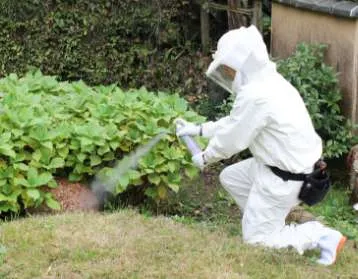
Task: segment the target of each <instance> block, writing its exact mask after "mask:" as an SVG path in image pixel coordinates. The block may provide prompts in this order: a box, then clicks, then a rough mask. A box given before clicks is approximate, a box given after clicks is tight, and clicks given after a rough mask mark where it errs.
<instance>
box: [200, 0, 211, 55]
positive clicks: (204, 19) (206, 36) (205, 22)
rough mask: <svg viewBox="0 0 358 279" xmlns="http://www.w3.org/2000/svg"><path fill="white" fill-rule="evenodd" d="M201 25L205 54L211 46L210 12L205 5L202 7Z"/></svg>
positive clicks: (202, 44)
mask: <svg viewBox="0 0 358 279" xmlns="http://www.w3.org/2000/svg"><path fill="white" fill-rule="evenodd" d="M200 25H201V46H202V51H203V53H205V54H208V53H209V47H210V32H209V30H210V24H209V14H208V12H207V10H206V8H205V7H203V6H202V7H201V8H200Z"/></svg>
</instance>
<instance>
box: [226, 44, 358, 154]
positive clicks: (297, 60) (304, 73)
mask: <svg viewBox="0 0 358 279" xmlns="http://www.w3.org/2000/svg"><path fill="white" fill-rule="evenodd" d="M325 49H326V46H324V45H308V44H300V45H298V46H297V49H296V52H295V53H294V54H293V55H292V56H291V57H289V58H287V59H284V60H279V61H277V66H278V71H279V72H280V73H281V74H282V75H283V76H284V77H285V78H286V79H287V80H288V81H289V82H290V83H291V84H292V85H293V86H294V87H296V88H297V90H298V91H299V92H300V94H301V96H302V98H303V100H304V102H305V104H306V107H307V109H308V112H309V114H310V116H311V118H312V121H313V124H314V127H315V129H316V131H317V132H318V134H319V135H320V136H321V138H322V139H323V142H324V156H325V157H326V158H338V157H341V156H342V155H343V154H345V153H347V152H348V151H349V148H350V146H351V145H352V143H353V142H354V141H355V138H354V137H353V135H352V132H351V131H352V128H353V126H352V125H351V123H349V121H347V119H346V118H345V117H344V116H343V115H342V113H341V110H340V106H339V105H340V104H339V103H340V100H341V99H342V95H341V92H340V90H339V86H338V79H337V74H336V73H335V71H334V70H333V68H332V67H330V66H327V65H326V64H325V63H324V51H325ZM232 103H233V99H232V96H230V97H229V98H228V99H227V100H225V101H224V102H223V104H221V105H220V106H219V107H220V110H221V111H220V113H219V117H221V116H223V115H227V114H228V113H229V112H230V109H231V107H232Z"/></svg>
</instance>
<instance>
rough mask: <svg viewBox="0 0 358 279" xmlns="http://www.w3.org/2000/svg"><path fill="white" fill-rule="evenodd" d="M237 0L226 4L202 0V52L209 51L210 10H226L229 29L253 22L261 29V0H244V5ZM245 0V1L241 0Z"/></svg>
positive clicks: (229, 0)
mask: <svg viewBox="0 0 358 279" xmlns="http://www.w3.org/2000/svg"><path fill="white" fill-rule="evenodd" d="M239 2H240V1H238V0H228V4H227V5H224V4H219V3H215V2H214V1H210V0H209V1H207V0H202V1H198V3H199V4H200V7H201V9H200V22H201V44H202V49H203V52H204V53H208V52H209V48H210V31H209V30H210V17H209V14H210V12H211V11H226V12H227V14H228V25H229V29H233V28H239V27H241V26H247V25H249V24H254V25H256V26H257V28H258V29H259V30H260V31H262V1H258V0H252V1H250V3H248V2H249V1H246V5H244V6H246V7H242V6H243V5H240V4H239ZM243 2H245V1H243Z"/></svg>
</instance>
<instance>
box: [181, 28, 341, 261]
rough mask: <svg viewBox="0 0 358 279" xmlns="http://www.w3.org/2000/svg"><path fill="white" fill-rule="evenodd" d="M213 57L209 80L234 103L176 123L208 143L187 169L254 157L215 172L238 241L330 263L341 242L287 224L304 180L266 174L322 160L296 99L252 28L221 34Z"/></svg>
mask: <svg viewBox="0 0 358 279" xmlns="http://www.w3.org/2000/svg"><path fill="white" fill-rule="evenodd" d="M213 58H214V60H213V62H212V63H211V64H210V66H209V68H208V70H207V73H206V74H207V76H208V77H209V78H211V79H212V80H214V81H215V82H217V83H218V84H219V85H221V86H222V87H224V88H225V89H227V90H228V91H230V92H231V93H233V94H235V101H234V104H233V108H232V110H231V112H230V115H228V116H226V117H223V118H221V119H220V120H218V121H216V122H206V123H204V124H201V125H196V124H194V123H190V122H187V121H185V120H183V119H177V120H176V124H177V135H178V136H185V135H189V136H196V135H202V136H204V137H206V138H209V139H210V141H209V143H208V146H207V147H206V149H205V150H204V151H203V152H202V153H200V154H197V155H195V156H193V158H192V160H193V163H194V164H195V165H196V166H198V167H199V168H200V169H203V168H204V167H205V166H206V165H207V164H210V163H213V162H216V161H219V160H222V159H226V158H229V157H231V156H232V155H234V154H236V153H238V152H240V151H243V150H245V149H247V148H248V149H249V150H250V151H251V153H252V155H253V157H252V158H250V159H247V160H244V161H240V162H239V163H236V164H233V165H230V166H228V167H226V168H225V169H224V170H223V171H222V172H221V174H220V182H221V184H222V185H223V187H224V188H225V189H226V190H227V191H228V192H229V193H230V194H231V195H232V196H233V198H234V199H235V201H236V203H237V204H238V205H239V207H240V209H241V210H242V213H243V218H242V234H243V239H244V241H245V242H247V243H251V244H262V245H265V246H268V247H273V248H284V247H294V248H295V249H296V250H297V251H298V252H299V253H300V254H303V252H304V251H305V250H307V249H314V248H319V249H320V251H321V256H320V259H319V260H318V263H320V264H323V265H330V264H333V263H334V262H335V260H336V256H337V253H338V251H339V250H340V249H341V248H342V247H343V245H344V243H345V241H346V238H345V237H344V236H343V235H342V234H341V233H340V232H338V231H336V230H333V229H330V228H328V227H325V226H323V225H322V224H320V223H319V222H316V221H311V222H307V223H304V224H300V225H294V224H292V225H285V218H286V216H287V215H288V213H289V212H290V210H291V209H292V208H293V207H294V206H296V205H298V204H299V203H300V200H299V199H298V195H299V192H300V189H301V186H302V181H294V180H287V181H285V180H283V179H282V178H281V177H279V176H278V175H276V174H275V173H274V172H273V171H272V170H271V168H269V166H274V167H277V168H279V169H280V170H283V171H286V172H289V173H293V174H302V173H303V174H307V173H311V172H312V171H313V166H314V164H315V162H317V160H318V159H319V158H320V157H321V154H322V142H321V139H320V137H319V136H318V135H317V134H316V132H315V130H314V127H313V124H312V121H311V119H310V116H309V114H308V112H307V109H306V107H305V105H304V102H303V100H302V98H301V97H300V94H299V93H298V92H297V90H296V89H295V88H294V87H293V86H292V85H291V84H290V83H289V82H287V81H286V80H285V79H284V78H283V77H282V76H281V75H280V74H279V73H278V72H277V71H276V65H275V64H274V63H273V62H271V61H270V59H269V55H268V53H267V50H266V46H265V44H264V42H263V39H262V36H261V34H260V33H259V31H258V30H257V29H256V27H255V26H250V27H248V28H246V27H242V28H240V29H236V30H231V31H229V32H227V33H226V34H224V35H223V36H222V37H221V38H220V40H219V41H218V46H217V51H216V52H215V54H214V55H213Z"/></svg>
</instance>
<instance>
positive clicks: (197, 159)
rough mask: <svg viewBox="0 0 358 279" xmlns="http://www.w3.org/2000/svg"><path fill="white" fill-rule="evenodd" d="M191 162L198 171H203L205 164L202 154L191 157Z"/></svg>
mask: <svg viewBox="0 0 358 279" xmlns="http://www.w3.org/2000/svg"><path fill="white" fill-rule="evenodd" d="M191 160H192V161H193V164H194V165H195V166H196V167H198V168H199V169H200V170H203V169H204V168H205V165H206V162H205V160H204V152H200V153H198V154H196V155H194V156H193V157H191Z"/></svg>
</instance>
